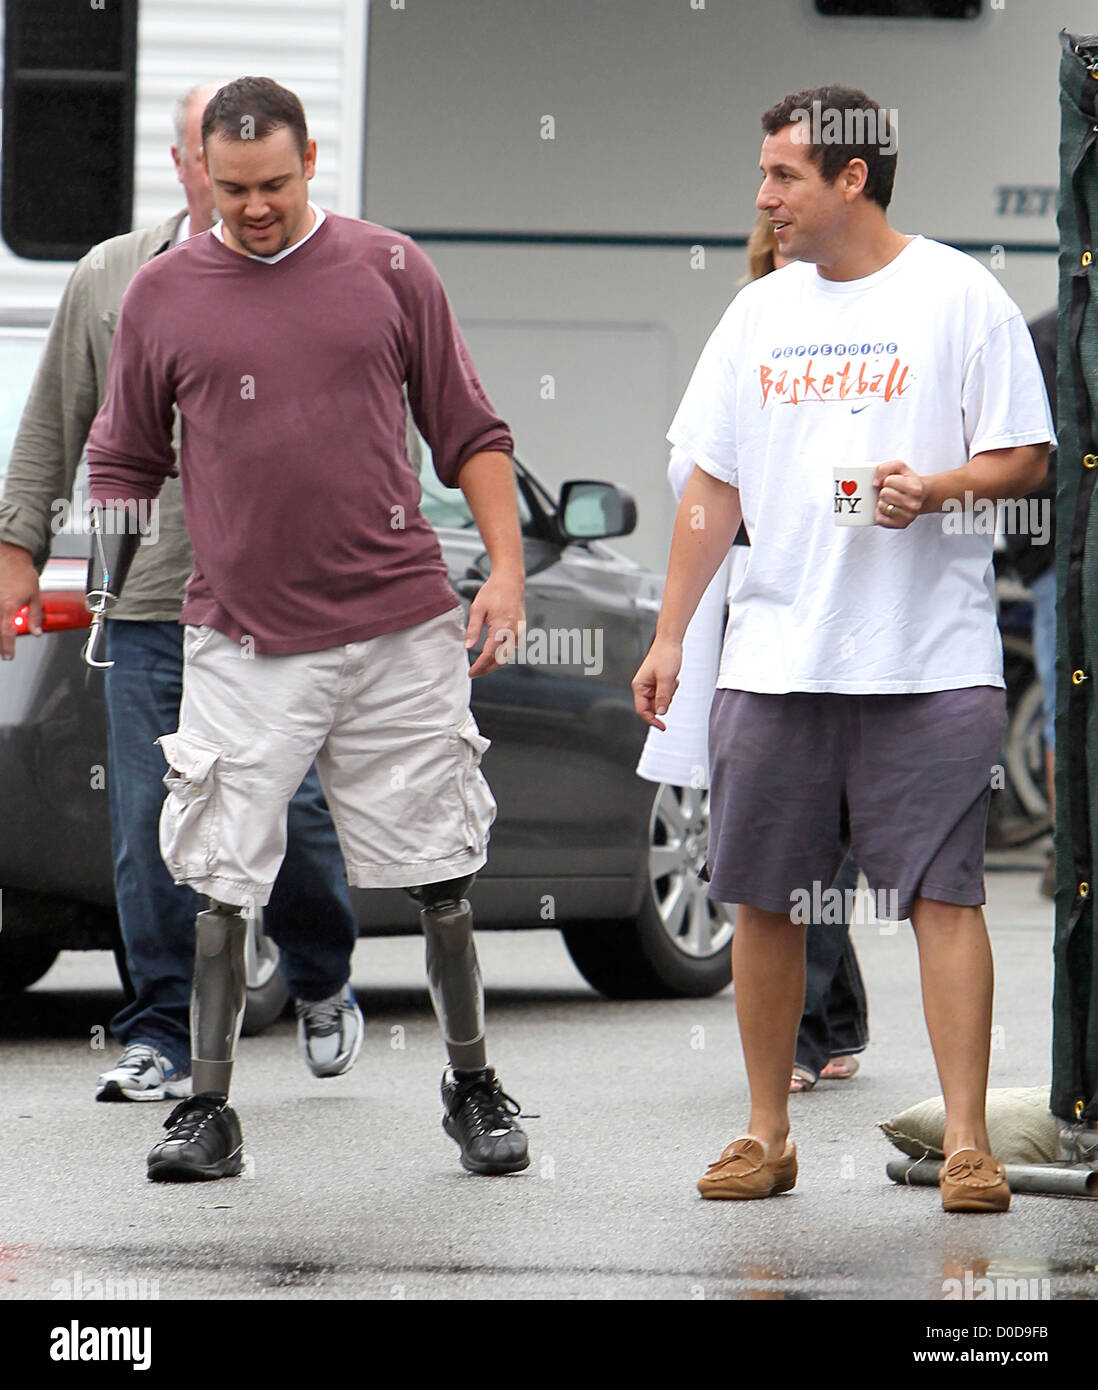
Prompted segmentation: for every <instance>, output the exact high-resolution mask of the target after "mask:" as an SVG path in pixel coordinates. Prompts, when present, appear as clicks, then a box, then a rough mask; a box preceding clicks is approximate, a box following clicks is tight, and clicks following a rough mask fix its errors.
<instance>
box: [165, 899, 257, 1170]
mask: <svg viewBox="0 0 1098 1390" xmlns="http://www.w3.org/2000/svg"><path fill="white" fill-rule="evenodd" d="M194 929H195V943H194V984H193V986H192V990H191V1075H192V1077H193V1078H194V1094H193V1095H192V1096H191V1097H190V1098H189V1099H187V1100H185V1101H182V1102H180V1104H179V1105H177V1106H176V1107H175V1109H174V1110H173V1111H172V1113H171V1114H170V1115H169V1116H168V1118H167V1119H166V1120H165V1121H164V1128H165V1129H166V1130H167V1131H168V1135H167V1138H165V1139H161V1140H160V1142H159V1143H157V1144H154V1145H153V1147H152V1148H151V1149H150V1150H149V1157H148V1165H149V1177H150V1178H152V1179H153V1181H154V1182H190V1181H195V1180H203V1179H208V1178H228V1177H232V1176H234V1175H235V1174H236V1173H239V1172H240V1171H241V1169H242V1168H243V1166H244V1139H243V1135H242V1134H241V1132H240V1121H239V1120H238V1119H237V1115H236V1111H235V1110H233V1109H232V1107H231V1106H230V1105H229V1084H230V1082H231V1080H232V1074H233V1054H234V1053H235V1051H236V1043H237V1039H238V1038H239V1037H240V1025H241V1023H242V1022H243V1020H244V1003H245V998H246V974H245V965H244V946H245V940H246V938H247V932H248V924H247V922H246V921H245V920H244V917H243V915H242V914H241V911H240V909H239V908H238V907H234V906H232V904H230V903H221V902H217V901H216V900H215V899H213V898H211V899H210V906H209V908H208V909H207V910H206V911H205V912H200V913H199V914H198V916H197V917H196V918H195V923H194Z"/></svg>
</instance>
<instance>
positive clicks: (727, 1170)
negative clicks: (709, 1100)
mask: <svg viewBox="0 0 1098 1390" xmlns="http://www.w3.org/2000/svg"><path fill="white" fill-rule="evenodd" d="M796 1181H797V1146H796V1144H792V1143H790V1142H789V1141H788V1140H787V1141H786V1145H785V1153H783V1154H782V1155H781V1157H779V1158H767V1156H766V1149H765V1147H764V1146H763V1143H762V1140H760V1139H756V1138H755V1137H754V1135H751V1134H747V1135H745V1136H744V1137H743V1138H742V1139H733V1141H732V1143H731V1144H729V1146H728V1147H727V1148H726V1149H725V1151H724V1153H722V1154H721V1156H720V1158H718V1159H717V1161H716V1163H711V1164H710V1165H709V1167H708V1169H707V1170H706V1172H705V1176H704V1177H702V1178H699V1179H698V1191H699V1192H700V1193H701V1195H702V1196H703V1197H716V1198H722V1199H724V1200H731V1201H749V1200H750V1199H751V1198H753V1197H774V1196H776V1195H777V1194H778V1193H779V1192H788V1191H789V1189H790V1188H791V1187H792V1186H793V1184H794V1183H795V1182H796Z"/></svg>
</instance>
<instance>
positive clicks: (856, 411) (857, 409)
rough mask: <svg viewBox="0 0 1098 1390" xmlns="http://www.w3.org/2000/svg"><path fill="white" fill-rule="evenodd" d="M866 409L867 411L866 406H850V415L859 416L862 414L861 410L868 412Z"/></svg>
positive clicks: (867, 407)
mask: <svg viewBox="0 0 1098 1390" xmlns="http://www.w3.org/2000/svg"><path fill="white" fill-rule="evenodd" d="M868 409H869V406H867V405H852V406H851V407H850V413H851V415H860V414H861V413H862V411H863V410H868Z"/></svg>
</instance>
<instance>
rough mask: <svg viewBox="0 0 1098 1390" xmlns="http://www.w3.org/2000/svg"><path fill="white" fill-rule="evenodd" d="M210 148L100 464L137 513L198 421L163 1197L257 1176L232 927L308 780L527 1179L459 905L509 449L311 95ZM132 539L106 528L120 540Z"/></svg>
mask: <svg viewBox="0 0 1098 1390" xmlns="http://www.w3.org/2000/svg"><path fill="white" fill-rule="evenodd" d="M244 116H247V117H249V118H250V121H251V123H252V125H251V131H252V138H249V139H243V138H241V136H240V131H241V129H242V118H243V117H244ZM202 134H203V148H204V157H205V159H206V162H207V165H208V168H209V174H210V180H211V185H212V188H213V190H214V197H215V202H216V204H217V209H218V212H219V213H220V214H221V216H222V219H223V220H222V222H221V223H219V224H218V225H217V226H216V227H215V228H214V229H213V230H212V231H210V232H208V233H204V234H202V235H201V236H197V237H192V238H191V239H190V240H189V241H188V242H186V243H184V244H182V245H180V246H178V247H176V248H175V249H174V250H172V251H170V252H167V253H165V254H164V255H162V256H160V257H158V258H157V259H156V260H155V261H153V262H150V263H149V264H148V265H146V266H144V267H143V268H142V269H141V271H139V272H138V274H137V276H136V277H135V278H134V280H133V281H132V282H131V285H130V288H129V290H128V291H127V293H126V297H125V299H124V301H123V304H122V311H121V314H120V316H119V321H118V326H117V330H116V335H115V343H114V349H113V353H112V358H111V366H110V379H109V385H108V391H107V396H106V399H105V401H104V405H103V408H102V410H101V411H100V413H99V415H98V417H97V418H96V421H95V424H94V426H93V428H92V431H91V434H90V436H89V440H88V460H89V470H90V481H91V494H92V499H93V502H94V503H95V504H96V505H97V506H98V507H100V508H106V509H110V508H112V507H114V508H121V509H125V510H130V509H132V507H133V504H134V503H136V502H138V501H139V500H140V499H142V498H144V499H146V500H151V499H152V498H154V497H156V495H157V493H158V491H159V488H160V487H161V485H162V483H163V480H164V478H165V477H166V476H168V475H169V474H170V473H171V472H172V470H173V467H174V456H173V454H172V451H171V421H172V415H173V411H174V410H178V413H179V416H180V418H181V422H182V432H181V436H182V447H181V452H180V465H179V470H180V475H181V478H182V489H183V506H184V513H185V517H186V521H187V529H188V533H189V534H190V537H191V540H192V544H193V548H194V556H195V568H194V572H193V573H192V575H191V578H190V580H189V582H188V586H187V601H186V603H185V605H184V610H183V619H182V620H183V623H184V625H185V633H184V661H185V665H184V680H183V698H182V702H181V705H180V710H179V727H178V729H177V730H176V731H175V732H174V733H165V734H164V735H163V736H162V737H161V738H160V739H159V740H158V742H159V744H160V747H161V749H162V750H163V753H164V756H165V761H166V764H167V768H168V771H167V775H166V777H165V779H164V781H165V785H166V786H167V789H168V795H167V798H166V800H165V802H164V808H163V812H162V814H161V818H160V849H161V853H162V855H163V858H164V862H165V864H166V866H167V868H168V870H169V872H170V874H171V876H172V878H173V880H174V881H175V882H177V883H187V884H188V885H189V886H190V887H191V888H192V889H194V890H195V892H197V893H199V894H201V895H203V896H204V897H206V898H207V899H208V900H209V906H208V908H207V909H206V910H205V911H203V912H201V913H199V915H198V919H197V923H196V956H195V962H196V964H195V974H194V987H193V991H194V992H193V997H192V1007H191V1048H192V1069H193V1075H194V1089H195V1094H194V1096H193V1097H191V1098H190V1099H188V1100H187V1101H185V1102H183V1103H182V1104H181V1105H179V1106H178V1107H176V1109H175V1110H174V1111H173V1113H172V1115H171V1116H169V1118H168V1121H167V1123H166V1128H167V1131H168V1133H167V1136H166V1137H165V1138H164V1139H162V1140H161V1141H160V1142H159V1143H158V1144H156V1145H155V1146H154V1147H153V1149H152V1151H151V1152H150V1153H149V1176H150V1177H152V1178H154V1179H160V1180H171V1181H180V1180H188V1179H192V1178H199V1179H201V1178H217V1177H223V1176H230V1175H232V1174H234V1173H238V1172H239V1171H240V1170H241V1167H242V1162H243V1160H242V1150H241V1144H242V1140H241V1133H240V1126H239V1122H238V1120H237V1117H236V1115H235V1113H234V1111H233V1109H232V1108H231V1106H230V1105H229V1103H228V1095H229V1083H230V1077H231V1073H232V1065H233V1053H234V1048H235V1043H236V1038H237V1036H238V1034H239V1029H240V1016H241V1013H242V1009H243V1002H244V997H243V978H244V975H243V957H244V932H243V918H242V916H241V909H244V908H247V907H262V906H265V905H266V903H267V901H268V898H269V896H270V892H271V888H272V886H273V883H274V880H275V878H276V876H277V874H278V870H279V867H280V864H281V862H282V857H283V854H284V851H285V846H286V807H287V805H288V802H289V800H290V797H291V796H292V795H293V792H294V790H295V789H296V787H297V786H298V785H299V783H300V781H301V778H302V776H303V775H304V773H305V771H306V770H307V769H308V768H309V767H310V766H311V765H312V763H313V762H314V761H315V763H316V767H317V772H318V774H319V776H320V780H321V783H322V785H323V787H324V792H325V797H326V799H327V802H328V805H329V808H330V810H331V813H332V820H333V823H334V825H335V827H336V831H337V834H338V837H339V841H340V847H341V849H342V852H343V858H344V862H345V864H346V867H347V877H348V882H349V883H350V884H351V885H353V886H355V887H361V888H404V889H405V890H407V891H408V892H409V893H411V895H412V896H413V897H414V898H415V899H416V900H417V902H418V903H419V906H420V917H421V922H422V925H423V930H424V935H425V938H426V949H427V973H428V980H429V985H430V993H431V999H432V1002H433V1004H434V1007H435V1010H436V1013H437V1016H438V1019H439V1023H440V1026H441V1029H442V1033H443V1037H444V1040H445V1042H446V1046H447V1049H448V1053H449V1061H450V1067H449V1069H448V1070H447V1072H446V1073H445V1074H444V1076H443V1083H442V1095H443V1105H444V1110H445V1113H444V1117H443V1126H444V1129H445V1131H446V1133H447V1134H449V1135H450V1137H451V1138H453V1139H454V1141H455V1142H456V1143H457V1144H458V1146H459V1148H460V1150H461V1161H462V1163H463V1165H464V1166H465V1168H466V1169H468V1170H469V1171H471V1172H474V1173H483V1174H492V1173H509V1172H517V1171H519V1170H521V1169H523V1168H525V1167H527V1166H528V1164H529V1156H528V1152H527V1143H526V1136H525V1134H524V1133H523V1131H522V1130H521V1128H520V1127H519V1125H518V1124H517V1122H516V1119H515V1117H516V1116H517V1114H518V1110H519V1107H518V1106H517V1104H516V1103H515V1102H514V1101H513V1100H512V1099H511V1098H510V1097H509V1096H507V1095H506V1094H505V1093H504V1091H503V1090H502V1088H501V1086H500V1083H499V1081H498V1079H497V1077H496V1074H495V1072H494V1071H493V1069H492V1068H491V1067H490V1066H489V1065H488V1062H487V1054H486V1050H485V1029H484V992H483V985H482V982H481V977H480V969H479V966H478V963H477V956H476V949H475V946H474V944H473V934H472V912H471V909H470V907H469V903H468V901H467V899H466V893H467V892H468V890H469V887H470V886H471V884H472V882H473V880H474V877H475V875H476V872H477V871H478V870H479V869H480V868H481V867H482V866H483V864H484V863H485V860H486V858H487V842H488V832H489V828H490V826H491V823H492V821H493V819H494V816H495V811H496V806H495V801H494V799H493V797H492V794H491V791H490V790H489V788H488V784H487V782H486V781H485V779H484V776H483V774H482V773H481V771H480V761H481V757H482V755H483V753H484V752H485V751H486V749H487V748H488V740H487V739H485V738H483V737H482V736H481V734H480V731H479V729H478V728H477V725H476V721H475V719H474V717H473V715H472V713H471V711H470V708H469V696H470V678H471V677H477V676H480V675H481V674H484V673H487V672H490V671H493V670H495V669H497V668H498V666H499V665H501V664H502V660H501V658H502V656H503V655H504V654H505V653H506V651H507V650H508V643H507V638H508V635H509V634H510V635H512V636H513V634H514V633H515V632H516V631H518V630H519V625H520V624H521V623H522V621H523V612H524V607H523V571H522V543H521V534H520V529H519V521H518V510H517V504H516V497H515V484H514V471H513V464H512V461H511V457H510V455H511V451H512V449H513V441H512V439H511V436H510V433H509V431H508V429H507V426H506V425H505V424H504V423H503V422H502V421H501V420H500V419H499V418H498V416H496V415H495V413H494V412H493V411H492V409H491V407H490V405H489V403H488V401H487V398H486V396H485V394H484V391H483V388H482V387H481V385H480V382H479V381H478V380H477V378H476V375H475V372H474V370H473V367H472V363H471V362H470V360H469V356H468V352H467V349H466V348H465V345H464V342H463V341H462V338H461V334H460V331H459V329H458V327H457V324H456V321H455V320H454V317H453V313H452V310H451V309H450V306H449V303H448V301H447V299H446V296H445V292H444V290H443V288H442V285H441V282H440V281H439V279H438V276H437V273H436V272H435V270H434V267H433V266H431V264H430V262H429V261H428V260H427V258H426V257H425V256H424V255H423V253H422V252H421V251H420V250H419V248H418V247H417V246H416V245H415V243H414V242H412V241H411V240H410V239H409V238H407V237H405V236H403V235H401V234H400V233H398V232H394V231H392V230H390V229H388V228H383V227H378V226H375V225H374V224H372V223H367V222H360V221H356V220H355V219H352V218H344V217H338V216H336V215H335V214H333V213H329V212H325V211H324V210H322V209H320V208H318V207H316V205H314V204H313V203H311V202H309V200H308V196H307V194H308V180H309V179H311V178H312V176H313V172H314V169H315V160H316V145H315V142H314V141H313V140H311V139H309V138H308V134H307V130H306V127H305V119H304V113H303V112H302V110H301V107H300V103H298V101H297V99H296V97H294V96H293V94H292V93H289V92H287V91H286V90H285V89H284V88H281V87H279V86H278V85H277V84H276V83H274V82H272V81H270V80H269V79H265V78H242V79H239V80H238V81H237V82H234V83H230V84H229V85H228V86H227V87H224V88H222V89H221V91H220V92H219V93H218V94H217V95H216V96H215V97H214V98H213V100H212V101H211V102H210V103H209V105H208V106H207V108H206V110H205V113H204V115H203V124H202ZM196 299H197V300H201V303H196ZM195 325H199V327H196V326H195ZM271 325H279V328H278V331H273V330H272V327H271ZM405 395H406V397H407V402H408V405H409V407H410V409H411V412H412V415H413V417H414V419H415V421H416V423H417V425H418V426H419V429H420V430H421V432H422V433H423V435H424V437H425V438H426V440H427V443H428V444H429V446H430V449H431V457H432V463H433V466H434V468H435V471H436V473H437V474H438V476H439V478H440V480H441V481H442V482H443V484H444V485H446V486H449V487H459V488H461V490H462V492H463V493H464V494H465V497H466V500H467V501H468V504H469V507H470V510H471V511H472V513H473V516H474V519H475V521H476V523H477V526H478V528H479V530H480V533H481V536H482V538H483V541H484V545H485V549H486V551H487V553H488V559H489V561H490V565H491V573H490V576H489V578H488V579H487V581H486V582H485V584H484V585H483V586H482V587H481V589H480V590H479V592H478V593H477V595H476V597H475V598H474V600H473V603H472V606H471V609H470V612H469V616H468V620H467V621H466V620H464V619H463V615H462V611H461V607H460V601H459V599H458V598H457V595H456V594H455V593H454V591H453V589H452V588H451V587H450V585H449V582H448V580H447V571H446V565H445V562H444V560H443V558H442V554H441V550H440V547H439V544H438V539H437V537H436V535H435V533H434V531H433V530H432V528H431V526H430V524H429V523H428V522H427V520H426V518H425V517H424V516H423V514H422V512H421V511H420V510H419V501H420V496H421V489H420V485H419V480H418V478H417V476H416V473H415V471H414V469H413V468H412V466H411V465H410V463H409V459H408V455H407V448H406V432H405ZM225 440H229V441H231V443H229V444H228V445H226V444H225V443H224V441H225ZM125 529H126V528H125V527H117V526H115V527H113V528H112V527H111V526H109V525H104V526H103V527H102V533H103V540H104V542H106V541H107V540H108V539H114V538H113V537H111V536H110V533H111V531H112V530H120V531H122V532H123V533H124V532H125ZM118 539H122V540H123V547H124V537H119V538H118ZM100 558H101V560H104V559H105V561H106V563H103V565H102V568H103V570H105V571H106V577H104V575H103V573H97V574H94V575H93V577H92V580H91V582H90V583H89V591H90V593H92V594H93V595H95V596H97V597H92V599H91V604H92V607H93V611H94V608H95V606H96V604H97V603H104V604H109V602H110V596H111V595H115V596H116V595H117V593H118V592H119V591H120V588H121V582H122V580H123V579H124V565H123V564H122V563H121V562H120V559H119V556H118V555H110V554H107V555H105V556H104V555H103V553H102V552H101V554H100ZM482 635H484V646H483V650H482V651H481V652H480V654H479V655H478V656H477V657H476V659H475V661H474V662H473V664H472V666H471V667H470V665H469V657H468V653H469V649H470V648H472V647H473V646H474V645H476V643H477V641H478V639H479V638H480V637H481V636H482ZM91 641H92V644H94V642H95V637H94V634H93V638H92V639H91Z"/></svg>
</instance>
